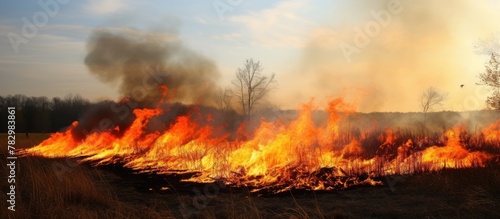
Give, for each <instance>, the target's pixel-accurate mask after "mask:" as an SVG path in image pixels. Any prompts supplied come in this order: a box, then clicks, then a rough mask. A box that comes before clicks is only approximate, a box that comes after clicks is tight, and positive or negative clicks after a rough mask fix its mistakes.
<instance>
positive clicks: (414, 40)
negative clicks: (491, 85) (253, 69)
mask: <svg viewBox="0 0 500 219" xmlns="http://www.w3.org/2000/svg"><path fill="white" fill-rule="evenodd" d="M394 2H395V3H394ZM337 7H343V9H342V10H338V11H341V14H336V15H335V18H337V20H329V21H326V24H325V25H322V26H321V27H317V28H314V29H313V30H312V33H311V36H310V38H309V40H308V43H307V44H306V46H305V48H304V50H303V52H302V58H301V62H300V64H299V67H298V68H297V71H296V73H295V74H293V75H290V77H288V78H285V79H284V80H285V81H283V80H281V81H280V83H281V84H287V85H290V87H291V88H297V87H306V89H293V90H292V89H289V90H287V91H283V92H282V93H283V96H286V98H287V99H290V100H296V99H298V98H297V97H301V99H307V98H308V97H310V96H316V97H322V96H325V95H332V94H342V95H347V96H349V95H350V96H351V97H352V98H354V99H355V100H354V102H356V103H359V109H358V110H360V111H365V112H371V111H420V110H421V109H420V106H419V102H418V101H419V96H420V94H421V93H422V92H423V91H424V90H425V89H426V88H428V87H430V86H434V87H436V88H438V89H439V90H442V91H443V92H446V93H449V100H448V101H447V102H446V103H445V105H444V108H443V109H445V110H470V109H481V108H484V106H485V104H484V100H485V97H484V96H481V95H479V96H478V95H477V92H476V90H477V89H478V87H477V85H475V83H476V82H477V78H476V77H477V74H478V73H479V72H481V71H483V70H484V67H483V63H484V62H485V61H487V60H486V59H485V57H484V56H479V55H477V54H476V53H475V48H474V45H475V42H476V41H477V40H478V39H482V38H484V37H486V36H490V35H491V32H494V31H496V30H498V28H499V26H498V22H496V21H498V20H499V18H500V13H498V11H494V10H492V9H489V8H488V4H477V3H474V2H470V1H454V2H453V4H452V3H450V2H444V1H430V0H419V1H408V0H399V1H398V0H391V1H385V0H383V1H370V2H366V1H353V2H350V3H349V4H343V5H338V6H337ZM394 8H395V9H394ZM391 10H392V11H391ZM387 15H389V17H388V16H387ZM461 84H465V86H464V87H463V88H461V87H460V85H461ZM279 96H280V97H281V98H283V96H281V95H279ZM468 99H471V100H468ZM466 100H467V101H468V102H466ZM348 101H349V100H348ZM290 105H293V104H290ZM439 110H440V109H439Z"/></svg>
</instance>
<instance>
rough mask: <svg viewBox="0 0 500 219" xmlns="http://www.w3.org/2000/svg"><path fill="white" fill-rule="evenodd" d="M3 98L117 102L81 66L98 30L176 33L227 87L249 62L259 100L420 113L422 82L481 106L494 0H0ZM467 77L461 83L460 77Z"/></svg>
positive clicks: (499, 26)
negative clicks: (340, 102)
mask: <svg viewBox="0 0 500 219" xmlns="http://www.w3.org/2000/svg"><path fill="white" fill-rule="evenodd" d="M0 4H1V7H0V95H2V96H5V95H13V94H25V95H28V96H48V97H55V96H59V97H64V96H65V95H67V94H69V93H72V94H80V95H81V96H83V97H85V98H88V99H90V100H101V99H117V98H119V93H120V92H118V89H119V88H118V86H116V85H112V84H109V83H103V82H102V81H101V80H100V79H99V78H98V77H96V76H95V75H93V74H91V73H90V71H89V69H88V68H87V66H86V65H85V63H84V60H85V57H86V55H87V53H88V45H87V42H88V40H89V37H90V36H92V33H93V32H94V31H95V30H99V29H102V28H108V29H109V28H111V29H127V28H133V29H134V30H138V31H143V32H168V33H175V35H176V37H178V38H179V39H180V40H181V42H182V44H183V46H185V47H186V48H189V49H190V50H192V51H195V52H197V53H199V54H201V55H203V56H205V57H207V58H208V59H210V60H211V61H213V62H214V63H215V65H216V68H217V69H216V70H217V71H218V78H217V79H216V80H217V82H218V85H219V86H220V87H230V86H231V80H232V79H233V78H234V75H235V72H236V70H237V69H238V68H239V67H242V65H243V63H244V61H245V60H246V59H248V58H252V59H254V60H259V61H260V62H261V64H262V66H263V67H264V73H265V74H271V73H275V74H276V80H277V83H276V86H275V89H274V90H273V92H272V93H271V94H270V95H269V97H268V98H267V103H269V104H272V105H275V106H276V107H278V108H281V109H295V108H297V106H298V105H299V104H301V103H305V102H308V101H309V100H311V98H314V99H315V101H316V102H317V103H318V105H321V104H323V103H325V102H326V101H328V100H329V99H331V98H334V97H338V96H342V97H345V98H346V100H347V101H348V102H351V103H352V104H353V105H354V106H355V108H356V109H357V110H359V111H363V112H372V111H384V112H394V111H402V112H408V111H420V105H419V97H420V95H421V93H422V92H423V91H424V90H425V89H427V88H428V87H431V86H432V87H435V88H437V89H438V90H440V91H442V92H444V93H447V94H448V99H447V101H446V102H445V103H444V105H443V106H442V107H441V108H439V109H437V110H456V111H464V110H477V109H483V108H485V104H484V101H485V99H486V97H487V96H488V91H487V90H486V89H485V88H484V87H482V86H479V85H477V84H476V83H478V82H479V81H478V78H477V75H478V74H479V73H480V72H482V71H483V70H484V63H485V62H486V61H488V59H489V57H488V54H487V53H488V52H491V51H499V50H500V46H499V45H500V22H498V21H499V20H500V0H484V1H466V0H457V1H453V3H452V2H450V1H444V0H441V1H433V0H378V1H362V0H355V1H348V0H334V1H320V0H290V1H279V0H275V1H262V0H261V1H250V0H227V1H226V0H214V1H195V0H186V1H171V0H170V1H153V0H144V1H130V0H123V1H119V0H101V1H99V0H84V1H76V0H59V1H57V0H40V1H28V0H19V1H3V2H2V3H0ZM462 84H464V86H463V87H460V85H462Z"/></svg>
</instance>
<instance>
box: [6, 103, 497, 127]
mask: <svg viewBox="0 0 500 219" xmlns="http://www.w3.org/2000/svg"><path fill="white" fill-rule="evenodd" d="M103 103H112V101H111V100H102V101H98V102H92V101H89V100H88V99H85V98H83V97H81V96H79V95H71V94H69V95H66V96H65V97H63V98H60V97H54V98H52V99H49V98H47V97H27V96H25V95H20V94H18V95H9V96H0V132H3V133H5V132H7V116H8V114H7V113H8V112H7V107H11V106H14V107H16V132H17V133H25V132H29V133H31V132H33V133H54V132H58V131H63V130H65V128H66V127H68V126H69V125H71V123H72V122H74V121H78V120H79V119H81V118H82V116H84V114H85V113H86V112H88V111H89V110H90V109H92V108H94V107H97V106H98V105H100V104H103ZM214 110H215V109H214ZM222 111H223V112H226V111H224V110H222ZM207 112H208V111H207ZM212 112H214V111H212ZM226 113H227V112H226ZM297 113H298V112H297V111H295V110H279V113H278V114H276V111H273V110H269V109H267V110H266V109H263V110H260V111H259V112H256V115H255V118H256V119H258V118H262V117H264V118H266V120H267V121H272V120H274V119H276V118H277V117H279V118H281V119H282V121H291V120H294V119H295V118H296V117H297V115H298V114H297ZM227 116H229V114H227ZM313 118H314V121H315V123H316V124H320V123H323V122H324V121H326V120H327V119H328V115H327V114H326V113H324V112H315V113H313ZM499 119H500V113H499V112H498V111H497V110H483V111H471V112H451V111H443V112H434V113H427V114H424V113H421V112H408V113H398V112H373V113H354V114H350V115H349V117H348V119H347V120H344V121H343V122H342V123H341V128H342V129H343V130H344V131H348V130H354V129H357V130H369V129H373V128H375V127H376V128H378V129H386V128H406V129H408V128H409V129H412V130H413V131H419V130H420V131H425V130H427V131H431V130H432V131H438V132H441V131H444V130H446V129H449V128H451V127H453V126H455V125H457V124H463V125H466V128H468V129H470V130H471V131H476V129H477V128H481V127H484V126H487V125H489V124H491V123H493V122H494V121H497V120H499ZM234 121H238V120H234ZM1 124H3V125H1Z"/></svg>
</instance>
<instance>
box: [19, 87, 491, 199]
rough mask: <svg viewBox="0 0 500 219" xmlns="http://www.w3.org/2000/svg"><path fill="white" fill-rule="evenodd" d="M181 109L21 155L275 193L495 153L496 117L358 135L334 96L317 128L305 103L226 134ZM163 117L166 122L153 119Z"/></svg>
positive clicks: (473, 162) (462, 163)
mask: <svg viewBox="0 0 500 219" xmlns="http://www.w3.org/2000/svg"><path fill="white" fill-rule="evenodd" d="M164 89H166V88H164ZM164 93H165V94H166V93H167V92H166V90H165V91H164ZM160 105H161V104H160ZM187 109H188V113H186V114H183V115H170V114H172V112H171V109H170V108H169V107H168V106H167V107H165V106H163V107H160V106H158V107H157V108H143V109H135V110H134V111H133V114H134V116H133V118H132V119H131V120H130V121H131V122H130V124H129V125H128V126H125V127H122V126H118V125H117V126H115V127H112V128H110V129H108V130H98V131H96V132H92V133H89V134H86V135H84V136H83V137H80V135H79V134H75V132H77V130H80V128H79V123H78V122H74V123H73V124H72V125H71V126H70V127H69V128H68V129H67V130H66V131H64V132H61V133H55V134H53V135H51V137H50V138H48V139H47V140H45V141H43V142H42V143H40V144H39V145H37V146H35V147H32V148H28V149H25V150H22V151H21V153H22V154H24V155H35V156H43V157H49V158H64V157H69V158H79V159H81V161H82V162H91V163H93V164H95V165H97V166H98V165H110V164H117V163H119V164H122V165H123V166H125V167H127V168H130V169H133V170H137V171H140V172H154V173H157V174H165V175H172V174H179V173H190V177H189V178H186V179H182V180H183V181H185V182H205V183H210V182H212V183H213V182H216V181H221V182H223V183H224V184H225V185H228V186H233V187H241V186H244V187H250V188H254V189H253V190H252V192H259V191H261V190H265V191H270V190H274V192H275V193H280V192H286V191H288V190H294V189H306V190H335V189H342V188H348V187H350V186H357V185H380V184H381V182H380V181H377V180H374V178H376V177H383V176H386V175H392V174H412V173H420V172H430V171H438V170H441V169H445V168H474V167H485V166H486V165H487V164H488V163H489V162H496V161H498V157H499V155H500V147H499V142H500V136H499V135H498V132H499V129H498V128H499V127H500V126H499V125H498V124H497V123H500V120H498V121H497V122H491V121H490V123H489V124H488V126H486V127H482V128H481V129H480V130H479V131H478V130H476V131H474V132H471V131H470V129H469V128H468V125H467V123H465V122H463V121H461V122H458V123H457V124H455V125H453V126H452V127H449V128H443V129H441V130H440V129H438V130H428V129H425V128H426V126H423V128H424V129H422V131H421V132H417V131H415V130H418V129H414V128H413V129H411V128H407V129H401V128H399V127H385V128H380V127H377V126H369V127H364V128H363V129H361V128H360V127H359V126H356V123H354V125H351V121H350V120H349V119H351V120H352V118H350V117H349V116H350V115H353V114H355V113H354V111H353V110H352V106H350V105H349V104H346V103H344V102H343V100H342V99H340V98H339V99H334V100H332V101H330V102H329V103H328V104H327V106H326V108H325V109H324V110H323V112H325V115H326V117H325V118H324V119H323V120H322V121H320V122H317V121H315V119H314V117H313V116H314V113H315V112H318V107H317V106H316V105H315V104H314V103H313V102H312V101H311V102H310V103H307V104H304V105H302V106H301V110H300V111H299V113H298V115H297V116H296V118H294V119H292V120H291V121H289V122H284V121H283V120H282V119H281V118H277V119H275V120H274V121H269V120H265V119H261V120H260V121H259V122H258V124H256V125H255V126H251V125H248V123H247V122H242V123H241V124H239V127H238V128H237V130H236V131H231V130H227V129H226V128H225V126H226V125H225V124H224V123H222V124H221V123H217V121H214V117H213V116H212V114H210V113H207V112H204V111H201V110H200V108H198V107H197V106H190V107H187ZM165 115H169V116H168V117H169V118H170V120H169V122H162V120H161V119H160V118H163V117H165ZM346 121H349V122H348V123H347V124H348V126H346ZM354 122H356V121H355V120H354ZM152 126H153V127H155V128H152ZM361 176H362V177H361Z"/></svg>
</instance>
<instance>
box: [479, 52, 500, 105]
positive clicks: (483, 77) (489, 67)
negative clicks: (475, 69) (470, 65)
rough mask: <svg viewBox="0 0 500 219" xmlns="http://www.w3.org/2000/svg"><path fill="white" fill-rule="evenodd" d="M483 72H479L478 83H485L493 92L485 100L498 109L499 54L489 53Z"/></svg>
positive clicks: (499, 88) (499, 94)
mask: <svg viewBox="0 0 500 219" xmlns="http://www.w3.org/2000/svg"><path fill="white" fill-rule="evenodd" d="M485 68H486V70H485V72H483V73H480V74H479V80H480V81H481V82H480V83H478V84H479V85H486V86H488V87H490V88H491V90H493V94H492V95H491V96H490V97H488V99H487V100H486V102H487V104H488V105H489V106H491V107H493V108H494V109H500V54H498V53H491V58H490V61H489V62H488V63H486V65H485Z"/></svg>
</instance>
